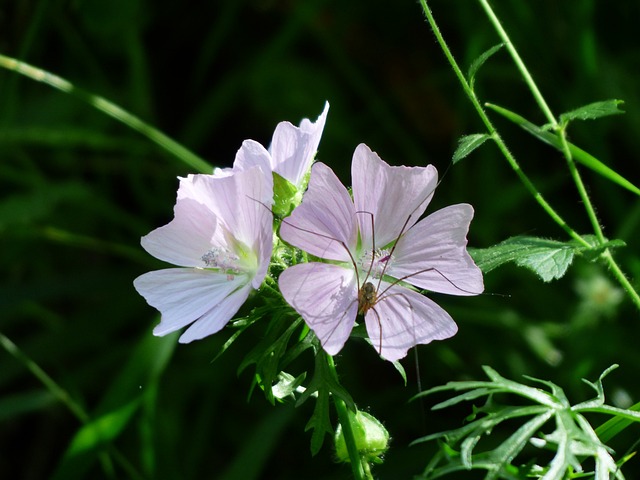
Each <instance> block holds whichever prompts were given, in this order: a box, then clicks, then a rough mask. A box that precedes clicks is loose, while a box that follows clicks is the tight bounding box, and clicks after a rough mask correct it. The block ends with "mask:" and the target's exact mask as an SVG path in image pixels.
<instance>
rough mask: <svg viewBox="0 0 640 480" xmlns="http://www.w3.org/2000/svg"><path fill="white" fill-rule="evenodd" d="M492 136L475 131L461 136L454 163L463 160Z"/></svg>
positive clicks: (454, 154)
mask: <svg viewBox="0 0 640 480" xmlns="http://www.w3.org/2000/svg"><path fill="white" fill-rule="evenodd" d="M490 138H491V136H490V135H488V134H486V133H474V134H472V135H465V136H463V137H460V139H459V140H458V147H457V148H456V151H455V152H454V153H453V158H452V161H453V163H457V162H459V161H460V160H462V159H463V158H464V157H466V156H467V155H469V154H470V153H471V152H473V151H474V150H475V149H476V148H478V147H479V146H480V145H482V144H483V143H484V142H486V141H487V140H489V139H490Z"/></svg>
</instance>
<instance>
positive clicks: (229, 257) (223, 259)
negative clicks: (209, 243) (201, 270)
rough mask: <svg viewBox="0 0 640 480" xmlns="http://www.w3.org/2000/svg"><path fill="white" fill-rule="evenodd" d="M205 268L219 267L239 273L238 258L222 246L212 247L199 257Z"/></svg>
mask: <svg viewBox="0 0 640 480" xmlns="http://www.w3.org/2000/svg"><path fill="white" fill-rule="evenodd" d="M200 258H201V259H202V261H203V262H204V264H205V266H206V267H207V268H219V269H220V270H222V271H225V272H229V273H239V272H240V268H239V267H240V265H239V260H240V258H239V257H238V256H237V255H236V254H234V253H232V252H230V251H229V250H227V249H226V248H223V247H213V248H212V249H211V250H209V251H208V252H207V253H205V254H204V255H202V257H200Z"/></svg>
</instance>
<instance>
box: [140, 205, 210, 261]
mask: <svg viewBox="0 0 640 480" xmlns="http://www.w3.org/2000/svg"><path fill="white" fill-rule="evenodd" d="M173 211H174V219H173V220H172V221H171V222H169V223H168V224H167V225H164V226H162V227H160V228H156V229H155V230H153V231H152V232H151V233H149V234H147V235H145V236H144V237H142V239H141V241H140V243H141V244H142V246H143V247H144V249H145V250H146V251H147V252H149V253H150V254H151V255H153V256H154V257H156V258H159V259H160V260H164V261H165V262H169V263H172V264H174V265H179V266H181V267H204V266H205V263H204V261H203V260H202V256H203V255H204V254H205V253H206V252H207V251H209V250H210V249H211V239H212V238H213V236H214V233H215V231H216V223H217V219H216V216H215V215H214V214H213V212H212V211H211V210H209V209H208V208H207V207H206V206H204V205H202V204H200V203H198V202H196V201H194V200H191V199H189V198H183V199H179V200H178V201H177V202H176V206H175V207H174V209H173Z"/></svg>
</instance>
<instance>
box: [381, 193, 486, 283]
mask: <svg viewBox="0 0 640 480" xmlns="http://www.w3.org/2000/svg"><path fill="white" fill-rule="evenodd" d="M472 218H473V207H472V206H471V205H468V204H466V203H463V204H458V205H451V206H448V207H445V208H443V209H441V210H438V211H437V212H434V213H432V214H431V215H429V216H428V217H426V218H424V219H423V220H421V221H420V222H418V223H417V224H416V225H414V226H413V228H411V229H410V230H409V231H408V232H407V233H405V234H404V235H403V236H402V237H401V238H400V240H398V243H397V245H396V249H395V252H394V254H393V256H394V258H393V260H392V262H391V264H390V265H389V269H388V270H387V273H388V274H389V275H391V276H392V277H394V278H399V279H404V280H405V281H407V282H409V283H411V284H413V285H416V286H417V287H420V288H425V289H427V290H431V291H434V292H440V293H448V294H450V295H478V294H480V293H482V291H483V290H484V284H483V280H482V272H481V271H480V269H479V268H478V267H477V266H476V264H475V263H473V260H472V259H471V257H470V256H469V254H468V253H467V249H466V245H467V232H468V231H469V224H470V222H471V219H472Z"/></svg>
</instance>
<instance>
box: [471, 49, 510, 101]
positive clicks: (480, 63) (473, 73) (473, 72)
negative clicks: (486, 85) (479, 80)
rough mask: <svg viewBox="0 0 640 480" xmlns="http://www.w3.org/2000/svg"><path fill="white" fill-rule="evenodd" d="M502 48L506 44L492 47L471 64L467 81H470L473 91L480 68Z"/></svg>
mask: <svg viewBox="0 0 640 480" xmlns="http://www.w3.org/2000/svg"><path fill="white" fill-rule="evenodd" d="M502 47H504V44H502V43H499V44H498V45H494V46H493V47H491V48H490V49H488V50H486V51H485V52H484V53H482V55H480V56H479V57H478V58H476V59H475V60H474V61H473V62H472V63H471V66H470V67H469V72H468V73H467V80H468V81H469V86H470V87H471V90H473V87H474V86H475V82H476V74H477V73H478V71H479V70H480V68H481V67H482V66H483V65H484V63H485V62H486V61H487V60H489V58H491V57H492V56H493V55H494V54H495V53H497V52H498V51H499V50H500V49H501V48H502Z"/></svg>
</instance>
